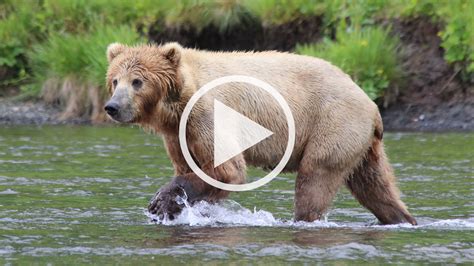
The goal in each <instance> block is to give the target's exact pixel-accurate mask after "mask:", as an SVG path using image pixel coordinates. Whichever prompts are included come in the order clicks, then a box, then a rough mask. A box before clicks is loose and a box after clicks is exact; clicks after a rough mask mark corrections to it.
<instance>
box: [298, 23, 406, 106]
mask: <svg viewBox="0 0 474 266" xmlns="http://www.w3.org/2000/svg"><path fill="white" fill-rule="evenodd" d="M397 45H398V40H397V39H396V38H393V37H391V36H390V34H389V31H388V30H386V29H382V28H377V27H369V28H365V29H362V30H355V31H352V32H346V31H342V30H341V31H339V32H338V33H337V39H336V40H335V41H331V40H329V39H326V40H325V41H323V42H322V43H320V44H310V45H299V46H297V48H296V51H297V52H298V53H300V54H304V55H310V56H316V57H320V58H323V59H326V60H328V61H330V62H331V63H333V64H334V65H336V66H338V67H340V68H341V69H342V70H344V71H345V72H346V73H348V74H349V75H351V77H352V78H353V79H354V80H355V81H356V83H357V84H358V85H359V86H360V87H361V88H362V89H363V90H364V91H365V92H366V93H367V94H368V95H369V96H370V97H371V98H372V99H376V98H378V97H379V96H382V94H383V91H384V90H385V89H386V88H388V86H389V84H390V82H393V81H395V80H397V79H398V78H399V75H400V72H399V68H398V62H397Z"/></svg>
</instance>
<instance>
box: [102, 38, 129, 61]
mask: <svg viewBox="0 0 474 266" xmlns="http://www.w3.org/2000/svg"><path fill="white" fill-rule="evenodd" d="M126 48H127V46H125V45H123V44H121V43H117V42H114V43H111V44H109V46H108V47H107V60H109V63H110V62H112V60H113V59H114V58H115V57H117V55H119V54H121V53H122V52H123V51H125V49H126Z"/></svg>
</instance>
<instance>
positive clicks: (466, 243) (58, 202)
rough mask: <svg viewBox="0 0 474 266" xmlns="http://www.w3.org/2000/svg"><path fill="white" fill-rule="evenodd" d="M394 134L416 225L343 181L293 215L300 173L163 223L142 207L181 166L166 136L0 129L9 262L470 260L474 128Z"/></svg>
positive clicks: (398, 168) (0, 251) (391, 146)
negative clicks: (378, 209) (318, 205)
mask: <svg viewBox="0 0 474 266" xmlns="http://www.w3.org/2000/svg"><path fill="white" fill-rule="evenodd" d="M385 141H386V146H387V152H388V154H389V157H390V159H391V162H392V164H393V166H394V168H395V172H396V173H397V176H398V180H399V187H400V189H401V190H402V192H403V194H402V197H403V200H404V201H405V203H406V204H407V205H408V207H409V210H410V211H411V213H412V214H413V215H414V216H415V217H416V218H417V220H418V222H419V224H420V225H419V226H410V225H408V224H402V225H396V226H379V225H377V223H376V219H375V218H374V216H373V215H372V214H371V213H369V212H368V211H367V210H365V209H363V208H362V207H361V206H360V205H359V204H358V203H357V202H356V201H355V200H354V199H353V198H352V196H351V195H350V194H349V193H348V191H347V190H346V189H345V188H343V189H341V191H340V192H339V193H338V195H337V197H336V199H335V201H334V204H333V207H332V208H331V211H330V212H329V214H328V215H327V217H326V220H325V221H319V222H314V223H294V222H292V217H293V196H294V192H293V188H294V176H293V175H280V176H279V177H277V178H276V179H274V180H273V181H272V182H270V183H269V184H267V185H265V186H263V187H261V188H259V189H257V190H254V191H250V192H240V193H233V194H232V195H231V197H230V199H229V200H226V201H224V202H222V203H220V204H218V205H209V204H206V203H200V204H197V205H196V206H193V207H190V208H186V209H185V210H184V211H183V213H182V214H181V215H180V216H179V217H178V218H177V219H176V220H175V221H164V222H160V223H159V224H157V223H153V222H151V219H150V217H149V215H148V214H147V213H146V209H145V207H146V205H147V203H148V200H149V199H150V198H151V197H152V196H153V194H154V192H155V191H156V190H157V189H158V188H159V187H160V186H162V185H163V184H165V183H166V182H168V181H169V180H170V177H171V176H172V174H173V170H172V167H171V164H170V162H169V160H168V158H167V156H166V153H165V151H164V147H163V144H162V141H161V139H160V138H159V137H156V136H152V135H148V134H146V133H144V132H142V130H140V129H139V128H127V127H68V126H56V127H39V128H37V127H11V128H5V127H2V128H0V264H18V263H20V264H25V263H26V264H29V263H39V264H47V263H53V264H81V263H95V264H132V263H133V264H138V263H140V264H143V263H172V262H182V263H195V262H214V263H225V264H227V263H233V264H235V265H238V264H240V263H277V264H286V263H288V262H294V263H309V264H312V263H316V262H321V263H323V264H326V263H331V264H332V263H334V264H339V265H352V264H361V263H366V262H369V263H374V264H381V263H403V262H409V263H441V264H446V263H466V264H470V263H472V262H473V261H474V177H473V172H474V134H473V133H458V134H454V133H446V134H428V133H387V134H386V137H385ZM260 174H262V172H260V171H259V170H255V169H253V170H250V171H249V176H250V177H251V178H250V179H252V177H254V178H255V177H257V176H259V175H260Z"/></svg>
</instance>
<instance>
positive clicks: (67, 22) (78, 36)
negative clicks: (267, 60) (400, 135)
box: [0, 0, 474, 98]
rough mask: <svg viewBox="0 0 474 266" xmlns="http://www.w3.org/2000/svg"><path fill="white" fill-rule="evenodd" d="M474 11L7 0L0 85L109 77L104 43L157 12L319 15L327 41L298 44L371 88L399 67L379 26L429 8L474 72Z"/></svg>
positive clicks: (230, 0) (455, 55) (195, 22)
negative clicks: (381, 22) (377, 26)
mask: <svg viewBox="0 0 474 266" xmlns="http://www.w3.org/2000/svg"><path fill="white" fill-rule="evenodd" d="M472 14H474V1H473V0H357V1H354V0H182V1H174V0H159V1H156V0H138V1H121V0H118V1H109V0H94V1H89V0H43V1H30V0H3V1H0V40H1V42H0V78H1V79H2V81H0V95H1V91H2V88H4V87H9V86H10V87H11V86H21V87H22V91H23V92H24V94H26V95H31V96H33V97H38V96H39V95H41V91H42V89H41V87H47V86H48V85H50V84H51V80H58V82H59V83H63V82H64V81H68V80H71V79H72V80H74V82H75V83H80V84H83V85H84V84H93V86H99V87H100V86H103V85H104V84H103V83H104V73H105V69H106V66H107V63H106V61H105V55H104V53H105V47H106V46H107V44H108V43H109V42H111V41H121V42H126V43H134V42H136V41H138V40H139V39H140V36H145V35H146V34H147V30H148V29H149V28H150V26H151V25H156V24H157V25H159V26H162V24H163V23H157V22H158V21H159V22H164V25H165V26H167V27H172V28H181V29H183V28H184V29H192V30H195V31H197V32H199V31H201V30H203V29H204V28H206V27H214V28H216V29H218V30H219V31H220V32H221V33H224V32H228V31H232V30H233V29H235V28H236V27H239V26H242V25H246V26H248V25H251V26H252V25H254V26H263V27H271V26H275V25H281V24H284V23H288V22H293V21H299V20H301V19H304V18H306V17H311V16H319V17H321V18H322V20H323V24H322V25H321V27H322V28H323V31H322V32H324V33H325V38H324V39H325V41H324V42H323V43H320V44H301V45H300V46H298V48H297V50H298V52H300V53H305V54H309V55H314V56H320V57H322V58H325V59H328V60H329V61H332V62H333V63H334V64H336V65H339V66H340V67H341V68H342V69H344V70H345V71H347V72H348V73H350V74H351V75H352V76H353V77H354V78H355V79H356V80H357V81H358V83H359V84H360V85H361V86H362V87H363V88H364V89H365V90H366V91H367V92H368V93H369V95H370V96H371V97H372V98H376V97H378V96H380V95H382V94H383V90H384V89H385V88H387V86H389V84H390V83H393V82H394V81H396V79H397V78H398V77H399V70H398V68H397V67H396V65H397V62H396V52H395V51H396V45H397V41H396V39H394V38H391V37H389V36H388V32H387V31H386V30H382V29H380V28H375V27H374V26H376V24H378V23H379V22H380V21H382V20H387V19H391V18H401V19H408V18H413V17H420V16H425V17H429V18H431V20H432V21H433V22H434V23H439V24H440V25H441V26H442V30H441V31H440V32H439V36H440V38H441V40H442V42H441V47H442V48H443V49H444V56H445V59H446V61H447V62H449V63H451V64H452V65H453V66H454V67H455V69H456V71H457V72H459V73H460V76H461V77H462V78H463V79H465V80H470V81H471V82H474V30H473V29H474V16H472ZM119 25H127V26H119ZM334 33H336V35H337V36H336V39H335V40H331V38H334ZM364 40H367V45H362V44H364V43H365V41H364ZM358 66H364V67H359V68H358ZM58 82H57V83H58ZM83 85H80V86H83ZM84 86H86V85H84ZM87 86H89V85H87ZM53 87H54V86H53ZM56 87H57V88H60V87H61V86H56Z"/></svg>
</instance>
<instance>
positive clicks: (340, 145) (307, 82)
mask: <svg viewBox="0 0 474 266" xmlns="http://www.w3.org/2000/svg"><path fill="white" fill-rule="evenodd" d="M107 54H108V58H109V63H110V66H109V70H108V74H107V82H108V86H109V88H110V91H111V93H113V88H112V85H111V83H112V79H114V78H117V77H123V78H124V79H127V78H128V79H130V78H129V76H131V75H135V76H140V77H141V78H143V79H144V80H145V85H144V88H143V89H142V90H141V91H137V92H130V93H129V97H130V99H131V101H132V103H133V104H132V107H131V108H132V109H133V113H134V118H133V120H132V121H128V122H132V123H137V124H139V125H141V126H142V127H145V128H148V129H151V131H154V132H156V133H160V134H162V135H163V138H164V141H165V145H166V149H167V152H168V155H169V156H170V158H171V161H172V163H173V165H174V168H175V175H176V177H175V178H174V179H173V180H172V181H171V182H170V183H169V184H168V185H167V186H165V187H164V188H163V189H162V190H161V192H162V193H161V195H164V194H166V193H164V191H171V192H168V193H175V192H172V191H180V189H176V188H177V187H179V188H184V189H185V190H186V192H187V194H189V195H191V196H192V197H191V198H190V200H191V201H195V200H201V199H204V200H208V201H216V200H219V199H221V198H224V197H226V196H227V195H228V194H229V193H228V192H227V191H222V190H219V189H216V188H213V187H211V186H209V185H208V184H206V183H204V182H203V181H202V180H201V179H200V178H199V177H197V176H196V175H195V174H194V173H193V172H192V171H191V170H190V169H189V167H188V165H187V163H186V161H185V160H184V157H183V155H182V153H181V150H180V147H179V141H178V124H179V119H180V116H181V113H182V111H183V109H184V107H185V105H186V103H187V102H188V100H189V99H190V97H191V96H192V95H193V94H194V93H195V92H196V91H197V90H198V89H199V88H200V87H201V86H203V85H204V84H206V83H207V82H209V81H211V80H213V79H215V78H218V77H222V76H226V75H249V76H253V77H256V78H258V79H261V80H264V81H266V82H268V83H270V84H271V85H272V86H274V87H275V88H277V89H278V90H279V92H280V93H281V94H282V96H283V97H284V98H285V99H286V100H287V102H288V104H289V106H290V108H291V109H292V112H293V116H294V118H295V124H296V143H295V147H294V151H293V154H292V156H291V158H290V160H289V162H288V164H287V166H286V168H285V171H289V172H297V178H296V187H295V191H296V194H295V219H296V220H305V221H313V220H316V219H320V218H321V216H322V215H323V213H324V212H325V211H327V208H328V207H329V205H330V203H331V201H332V199H333V197H334V195H335V194H336V192H337V190H338V189H339V188H340V187H341V186H343V185H344V184H346V186H347V187H348V188H349V189H350V190H351V192H352V194H353V195H354V196H355V197H356V198H357V199H358V200H359V202H360V203H361V204H362V205H364V206H365V207H367V208H368V209H369V210H370V211H372V212H373V213H374V214H375V216H376V217H377V218H378V219H379V220H380V222H381V223H383V224H392V223H400V222H404V221H408V222H410V223H412V224H416V221H415V219H414V218H413V217H412V216H411V215H410V214H409V213H408V211H407V209H406V207H405V205H404V204H403V203H402V202H401V201H400V198H399V192H398V190H397V187H396V185H395V177H394V175H393V173H392V170H391V168H390V165H389V163H388V161H387V158H386V156H385V153H384V150H383V141H382V134H383V129H382V121H381V118H380V114H379V111H378V108H377V106H376V105H375V104H374V103H373V102H372V101H371V100H370V99H369V98H368V97H367V95H366V94H365V93H364V92H363V91H362V90H361V89H360V88H359V87H358V86H357V85H356V84H355V83H354V82H353V81H352V80H351V79H350V78H349V76H348V75H346V74H345V73H343V72H342V71H341V70H340V69H338V68H337V67H334V66H333V65H331V64H329V63H328V62H326V61H323V60H320V59H317V58H312V57H306V56H298V55H293V54H288V53H278V52H262V53H253V52H249V53H244V52H231V53H224V52H206V51H199V50H194V49H185V48H183V47H181V46H180V45H179V44H176V43H169V44H165V45H162V46H153V45H148V46H138V47H127V46H123V45H120V44H112V45H111V46H109V49H108V53H107ZM221 87H222V88H219V90H213V91H212V92H211V93H209V96H207V97H203V98H202V99H201V101H199V102H198V103H197V104H196V105H195V107H194V108H193V112H192V113H191V115H190V118H189V120H188V128H187V136H188V146H189V148H190V152H191V154H192V155H193V157H194V159H195V161H196V162H197V163H198V164H199V165H200V167H201V169H202V170H203V171H204V172H206V173H207V174H208V175H210V176H212V177H214V178H215V179H217V180H219V181H222V182H225V183H230V184H241V183H244V182H245V174H246V166H247V164H248V165H254V166H258V167H262V168H272V167H274V166H275V165H276V164H277V163H278V161H279V160H280V158H281V157H282V155H283V153H284V151H285V148H286V140H287V137H288V136H287V125H286V120H285V119H284V115H283V112H282V111H281V110H280V108H279V106H278V105H277V104H276V103H275V102H274V101H272V99H271V97H268V95H266V94H265V93H264V92H262V91H261V90H258V89H255V88H252V87H251V86H249V85H247V84H244V83H236V84H234V83H233V84H226V85H223V86H221ZM130 91H131V90H130ZM236 92H238V93H236ZM214 98H218V99H219V100H221V101H222V102H223V103H224V104H226V105H228V106H230V107H232V108H235V109H238V110H241V111H242V113H243V114H244V115H246V116H248V117H249V118H251V119H252V120H254V121H255V122H257V123H259V124H261V125H262V126H264V127H266V128H268V129H270V130H271V131H273V132H275V134H274V135H273V136H272V137H271V138H269V139H266V140H264V141H262V142H261V143H259V144H258V145H255V146H254V147H252V148H250V149H248V150H247V151H245V152H244V153H243V154H240V155H237V156H236V157H234V158H232V159H231V160H229V161H227V162H225V163H223V164H222V165H220V166H218V167H216V168H214V167H213V160H212V157H213V148H212V147H213V145H212V143H213V125H212V117H213V116H212V111H213V108H212V99H214ZM158 194H160V193H158ZM158 194H157V195H158ZM173 195H174V194H173ZM155 198H156V197H155ZM168 198H173V197H172V196H171V197H168ZM168 205H169V206H172V207H170V208H168V207H167V206H168ZM168 205H167V203H166V202H164V200H163V199H161V200H152V202H151V204H150V206H149V209H150V211H152V212H176V211H175V210H174V209H175V207H176V206H174V205H173V204H171V203H170V204H168Z"/></svg>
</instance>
